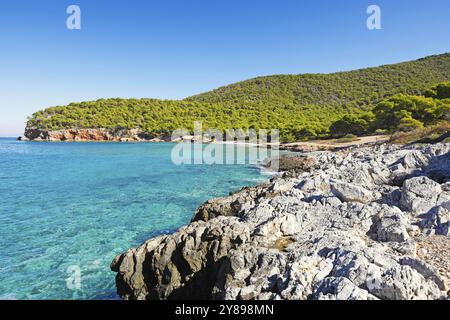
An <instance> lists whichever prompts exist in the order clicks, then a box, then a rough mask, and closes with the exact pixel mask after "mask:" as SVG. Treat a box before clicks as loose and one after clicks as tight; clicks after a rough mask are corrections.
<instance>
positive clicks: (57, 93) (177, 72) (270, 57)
mask: <svg viewBox="0 0 450 320" xmlns="http://www.w3.org/2000/svg"><path fill="white" fill-rule="evenodd" d="M71 4H76V5H79V6H80V8H81V13H82V16H81V20H82V29H81V30H68V29H67V28H66V19H67V17H68V15H67V14H66V8H67V7H68V6H69V5H71ZM370 4H376V5H379V6H380V7H381V10H382V27H383V29H382V30H375V31H369V30H368V29H367V28H366V19H367V17H368V15H367V14H366V9H367V7H368V6H369V5H370ZM449 14H450V1H448V0H428V1H425V0H385V1H384V0H383V1H381V0H373V1H365V0H345V1H344V0H342V1H336V0H142V1H138V0H128V1H125V0H120V1H119V0H108V1H107V0H71V1H66V0H42V1H24V0H14V1H11V0H10V1H8V2H6V1H2V2H1V4H0V36H1V38H0V40H1V41H0V57H1V59H0V135H1V136H8V135H19V134H22V133H23V127H24V123H25V121H26V117H27V116H29V115H31V114H32V113H33V112H34V111H36V110H38V109H42V108H44V107H47V106H53V105H64V104H67V103H70V102H73V101H83V100H93V99H97V98H101V97H105V98H106V97H136V98H141V97H154V98H167V99H179V98H183V97H186V96H189V95H193V94H196V93H200V92H204V91H207V90H210V89H213V88H216V87H218V86H221V85H226V84H229V83H232V82H236V81H240V80H244V79H247V78H252V77H255V76H259V75H269V74H280V73H294V74H297V73H306V72H333V71H341V70H351V69H357V68H361V67H367V66H376V65H381V64H388V63H396V62H400V61H406V60H412V59H416V58H420V57H423V56H427V55H431V54H439V53H445V52H450V18H449Z"/></svg>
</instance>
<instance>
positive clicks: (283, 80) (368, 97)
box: [27, 54, 450, 142]
mask: <svg viewBox="0 0 450 320" xmlns="http://www.w3.org/2000/svg"><path fill="white" fill-rule="evenodd" d="M445 81H450V54H443V55H437V56H431V57H427V58H423V59H419V60H416V61H412V62H405V63H400V64H394V65H386V66H381V67H376V68H367V69H361V70H356V71H349V72H338V73H333V74H303V75H275V76H267V77H258V78H254V79H250V80H247V81H243V82H239V83H235V84H232V85H229V86H225V87H221V88H218V89H216V90H213V91H210V92H207V93H204V94H200V95H196V96H193V97H189V98H186V99H184V100H157V99H120V98H113V99H100V100H97V101H88V102H79V103H71V104H69V105H68V106H56V107H50V108H47V109H44V110H41V111H38V112H36V113H35V114H33V115H32V116H31V117H30V118H29V119H28V122H27V128H31V129H38V130H49V131H53V130H61V129H84V128H105V129H115V128H123V129H134V128H139V129H140V130H141V131H142V132H144V133H146V134H147V135H148V136H149V137H160V136H170V134H171V133H172V132H173V131H174V130H175V129H178V128H186V129H187V130H190V131H193V124H194V121H198V120H201V121H202V122H203V128H204V129H209V128H215V129H219V130H223V131H224V130H226V129H237V128H240V129H244V130H245V129H250V128H253V129H256V130H258V129H279V130H280V135H281V138H282V141H284V142H287V141H294V140H308V139H312V138H324V137H329V136H334V137H343V136H346V135H348V134H354V135H362V134H367V133H371V132H377V133H382V132H391V131H396V130H406V131H407V130H415V129H417V128H420V127H423V126H427V125H430V124H435V123H437V122H439V121H445V119H447V120H448V106H449V104H450V102H449V97H448V92H449V84H448V82H447V83H446V82H445ZM439 83H441V84H440V85H437V84H439ZM430 88H431V89H430ZM446 117H447V118H446Z"/></svg>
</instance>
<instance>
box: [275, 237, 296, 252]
mask: <svg viewBox="0 0 450 320" xmlns="http://www.w3.org/2000/svg"><path fill="white" fill-rule="evenodd" d="M292 243H294V240H293V239H292V238H289V237H283V238H280V239H278V240H277V241H275V242H274V243H273V248H274V249H277V250H278V251H286V249H287V247H288V246H289V245H291V244H292Z"/></svg>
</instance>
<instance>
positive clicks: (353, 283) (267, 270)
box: [111, 144, 450, 300]
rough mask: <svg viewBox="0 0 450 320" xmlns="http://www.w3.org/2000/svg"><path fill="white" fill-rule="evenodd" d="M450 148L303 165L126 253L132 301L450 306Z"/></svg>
mask: <svg viewBox="0 0 450 320" xmlns="http://www.w3.org/2000/svg"><path fill="white" fill-rule="evenodd" d="M449 152H450V144H436V145H426V146H423V145H422V146H411V147H399V146H393V145H378V146H372V147H363V148H359V149H354V150H346V151H340V152H317V153H311V154H310V155H308V156H299V157H300V158H298V159H295V161H296V163H297V164H296V165H295V166H294V167H292V166H291V167H292V168H291V171H289V172H286V173H285V174H284V175H283V176H282V177H277V178H274V179H273V180H272V181H271V182H270V183H266V184H263V185H260V186H257V187H253V188H244V189H243V190H241V191H239V192H237V193H234V194H233V195H231V196H230V197H226V198H221V199H215V200H210V201H208V202H207V203H205V204H204V205H202V206H201V207H200V208H199V209H198V211H197V212H196V213H195V215H194V218H193V222H192V223H191V224H189V225H188V226H186V227H183V228H181V229H180V230H178V231H177V232H175V233H173V234H171V235H163V236H159V237H157V238H154V239H151V240H149V241H147V242H145V243H144V244H143V245H141V246H140V247H138V248H135V249H130V250H128V251H127V252H125V253H123V254H122V255H120V256H117V257H116V258H115V259H114V261H113V263H112V265H111V268H112V270H113V271H115V272H117V276H116V283H117V290H118V293H119V295H120V296H121V297H122V298H124V299H246V300H247V299H339V300H341V299H342V300H347V299H358V300H360V299H361V300H364V299H405V300H411V299H449V289H450V288H449V285H450V282H449V280H450V232H449V227H450V153H449Z"/></svg>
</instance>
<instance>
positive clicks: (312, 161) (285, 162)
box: [266, 155, 318, 173]
mask: <svg viewBox="0 0 450 320" xmlns="http://www.w3.org/2000/svg"><path fill="white" fill-rule="evenodd" d="M317 165H318V163H317V158H316V157H313V156H292V155H283V156H281V157H279V158H277V159H271V160H270V161H269V162H268V163H267V165H266V166H267V167H269V168H270V167H274V166H276V167H277V168H278V170H279V171H281V172H287V171H292V172H295V173H301V172H303V171H311V170H312V169H314V168H316V167H317Z"/></svg>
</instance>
